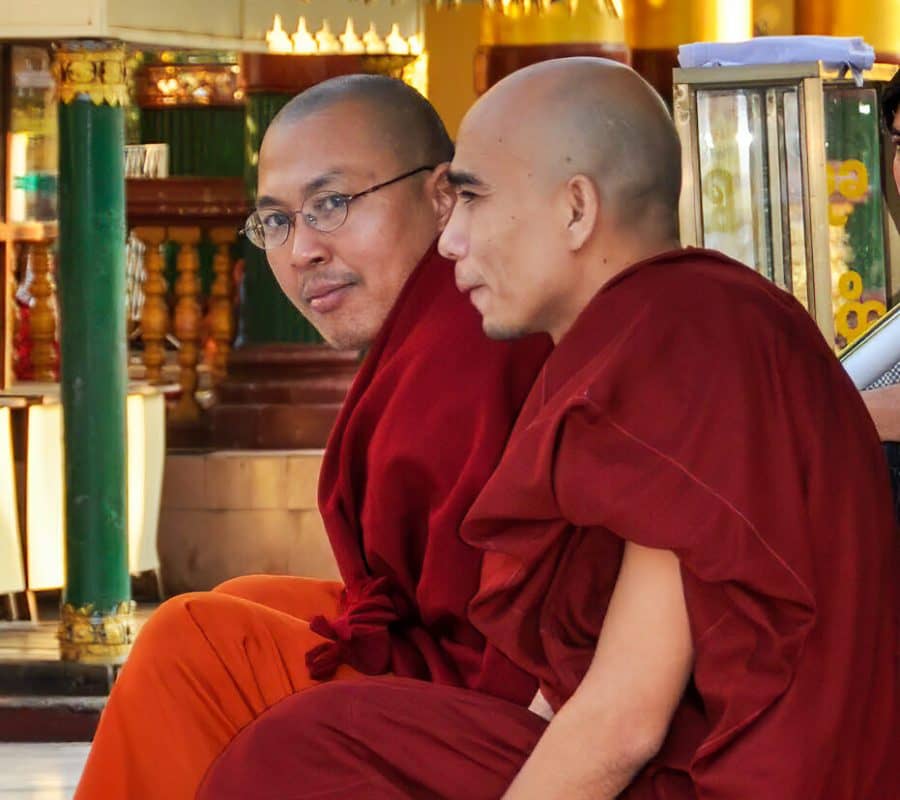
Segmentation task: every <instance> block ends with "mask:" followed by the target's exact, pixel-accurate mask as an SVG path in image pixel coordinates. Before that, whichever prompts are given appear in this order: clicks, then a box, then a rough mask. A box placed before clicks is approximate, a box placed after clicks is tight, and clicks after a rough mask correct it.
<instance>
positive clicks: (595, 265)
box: [547, 237, 681, 344]
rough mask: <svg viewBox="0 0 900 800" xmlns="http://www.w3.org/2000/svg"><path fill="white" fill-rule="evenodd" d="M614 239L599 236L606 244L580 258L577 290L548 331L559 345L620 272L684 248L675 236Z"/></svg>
mask: <svg viewBox="0 0 900 800" xmlns="http://www.w3.org/2000/svg"><path fill="white" fill-rule="evenodd" d="M611 239H612V237H610V239H604V238H603V237H598V240H595V241H601V242H604V246H602V247H600V246H597V247H595V248H591V249H590V250H587V249H586V250H585V251H583V252H582V253H580V256H581V257H580V258H579V259H578V260H579V261H581V265H580V267H579V268H578V274H580V275H581V278H582V279H581V280H580V281H579V284H578V286H577V287H576V288H575V290H574V291H572V292H571V293H570V295H569V302H568V303H567V304H566V308H565V310H564V312H563V313H562V314H560V315H559V318H558V320H557V321H556V323H555V324H554V325H552V326H551V327H549V328H548V330H547V333H549V334H550V337H551V338H552V339H553V343H554V344H559V342H560V340H561V339H562V338H563V337H564V336H565V335H566V334H567V333H568V332H569V329H570V328H571V327H572V325H573V324H574V323H575V320H576V319H577V318H578V316H579V315H580V314H581V312H582V311H584V309H585V308H586V307H587V305H588V303H590V302H591V300H592V299H593V298H594V296H595V295H596V294H597V292H599V291H600V290H601V289H602V288H603V287H604V286H606V284H607V283H609V282H610V281H611V280H612V279H613V278H615V277H616V276H617V275H619V274H620V273H621V272H624V271H625V270H626V269H628V268H629V267H630V266H632V265H633V264H638V263H640V262H641V261H646V260H647V259H649V258H653V257H654V256H658V255H660V254H661V253H666V252H668V251H670V250H680V249H681V242H680V241H678V239H677V238H675V237H664V238H656V239H647V240H641V239H639V238H635V239H630V240H621V239H619V240H617V241H615V244H614V245H613V246H611V241H610V240H611Z"/></svg>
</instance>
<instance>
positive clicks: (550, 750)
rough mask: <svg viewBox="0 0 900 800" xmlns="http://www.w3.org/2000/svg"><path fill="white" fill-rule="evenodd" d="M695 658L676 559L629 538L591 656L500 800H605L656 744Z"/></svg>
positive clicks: (619, 788)
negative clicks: (571, 693)
mask: <svg viewBox="0 0 900 800" xmlns="http://www.w3.org/2000/svg"><path fill="white" fill-rule="evenodd" d="M692 665H693V645H692V642H691V634H690V626H689V623H688V615H687V608H686V605H685V600H684V590H683V587H682V582H681V571H680V568H679V564H678V559H677V557H676V556H675V554H674V553H672V552H670V551H668V550H654V549H648V548H645V547H640V546H638V545H635V544H632V543H630V542H629V543H627V544H626V546H625V555H624V558H623V561H622V568H621V570H620V572H619V577H618V579H617V581H616V587H615V590H614V592H613V595H612V598H611V600H610V604H609V609H608V611H607V614H606V618H605V620H604V623H603V629H602V631H601V632H600V638H599V641H598V642H597V649H596V651H595V654H594V659H593V661H592V663H591V666H590V668H589V669H588V672H587V674H586V675H585V677H584V679H583V680H582V682H581V684H580V685H579V687H578V689H577V690H576V692H575V694H573V695H572V697H571V698H570V699H569V701H568V702H567V703H565V705H563V707H562V708H561V709H560V710H559V713H558V714H557V715H556V716H555V717H554V718H553V720H552V722H551V723H550V725H549V726H548V728H547V730H546V731H545V732H544V734H543V736H542V737H541V739H540V741H539V742H538V744H537V746H536V747H535V749H534V751H533V752H532V754H531V756H530V757H529V758H528V760H527V761H526V762H525V765H524V766H523V767H522V769H521V771H520V772H519V774H518V776H517V777H516V779H515V780H514V781H513V783H512V785H511V786H510V788H509V789H508V790H507V792H506V794H505V795H504V796H503V800H538V798H540V800H582V799H584V800H607V798H609V799H610V800H611V799H612V798H615V797H617V796H618V795H619V793H620V792H621V791H622V790H623V789H624V788H625V787H626V786H627V785H628V784H629V783H630V782H631V780H632V778H633V777H634V775H635V774H636V773H637V772H638V771H639V770H640V769H641V767H642V766H643V765H644V764H646V763H647V761H649V760H650V759H651V758H652V757H653V756H654V755H655V754H656V753H657V752H658V750H659V748H660V747H661V746H662V743H663V741H664V740H665V737H666V733H667V731H668V728H669V724H670V722H671V719H672V715H673V714H674V713H675V709H676V707H677V705H678V702H679V701H680V699H681V696H682V694H683V693H684V689H685V686H686V685H687V681H688V678H689V677H690V674H691V668H692Z"/></svg>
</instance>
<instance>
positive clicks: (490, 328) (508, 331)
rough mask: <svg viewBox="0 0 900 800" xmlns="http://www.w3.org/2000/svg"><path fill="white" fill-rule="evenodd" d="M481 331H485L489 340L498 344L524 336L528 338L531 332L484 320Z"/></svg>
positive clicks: (519, 327) (518, 327)
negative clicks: (493, 340)
mask: <svg viewBox="0 0 900 800" xmlns="http://www.w3.org/2000/svg"><path fill="white" fill-rule="evenodd" d="M481 329H482V330H483V331H484V334H485V336H487V337H488V339H495V340H496V341H498V342H506V341H509V340H510V339H520V338H521V337H523V336H527V335H528V334H529V333H530V331H528V330H527V329H525V328H523V327H521V326H516V325H504V324H502V323H499V322H494V321H488V320H486V319H485V320H484V321H483V322H482V324H481Z"/></svg>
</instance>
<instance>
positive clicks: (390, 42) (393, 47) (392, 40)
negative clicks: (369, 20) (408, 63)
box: [385, 22, 409, 56]
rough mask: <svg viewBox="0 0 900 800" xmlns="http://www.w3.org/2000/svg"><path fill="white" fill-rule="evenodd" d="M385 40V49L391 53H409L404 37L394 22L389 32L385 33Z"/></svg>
mask: <svg viewBox="0 0 900 800" xmlns="http://www.w3.org/2000/svg"><path fill="white" fill-rule="evenodd" d="M385 42H386V43H387V51H388V52H389V53H390V54H391V55H394V56H406V55H409V45H408V44H407V43H406V39H404V38H403V37H402V36H401V35H400V26H399V25H398V24H397V23H396V22H395V23H394V25H393V27H392V28H391V32H390V33H389V34H388V35H387V38H386V39H385Z"/></svg>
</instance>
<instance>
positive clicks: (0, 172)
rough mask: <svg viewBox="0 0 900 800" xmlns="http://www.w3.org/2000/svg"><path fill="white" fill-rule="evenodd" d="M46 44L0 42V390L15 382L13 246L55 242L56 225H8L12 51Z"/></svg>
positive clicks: (10, 173) (10, 184)
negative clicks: (0, 281) (17, 47)
mask: <svg viewBox="0 0 900 800" xmlns="http://www.w3.org/2000/svg"><path fill="white" fill-rule="evenodd" d="M47 44H48V43H47V42H38V41H23V42H15V43H10V42H0V178H2V180H0V265H2V269H3V278H4V280H3V286H2V292H0V358H2V363H0V390H7V389H9V388H10V387H11V386H12V385H13V384H14V383H15V382H16V379H15V376H14V374H13V367H12V361H13V359H12V356H13V352H12V350H13V334H14V324H15V314H14V309H13V302H14V301H13V294H14V292H15V286H16V280H15V279H16V276H15V269H16V261H15V258H16V246H17V245H20V244H27V243H41V242H51V241H53V240H55V239H56V236H57V231H58V224H57V223H56V222H55V221H54V222H40V221H27V222H10V217H11V212H12V208H11V203H12V172H11V170H10V165H9V152H10V136H11V133H10V128H11V114H12V99H11V95H12V80H13V75H12V48H13V47H14V46H17V45H22V46H28V47H46V46H47Z"/></svg>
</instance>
